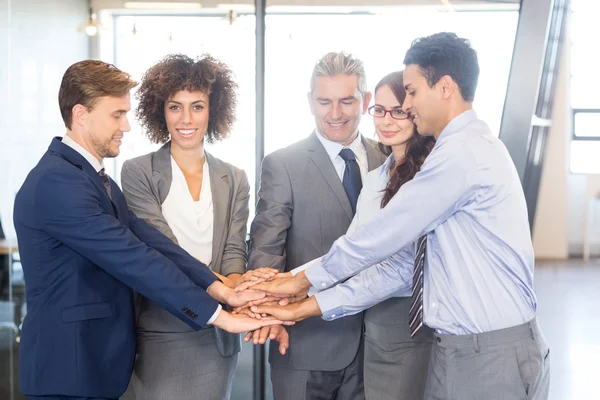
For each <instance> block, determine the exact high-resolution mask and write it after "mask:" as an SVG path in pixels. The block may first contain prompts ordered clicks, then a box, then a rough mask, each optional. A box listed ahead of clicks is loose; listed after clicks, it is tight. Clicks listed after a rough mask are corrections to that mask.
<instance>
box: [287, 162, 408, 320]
mask: <svg viewBox="0 0 600 400" xmlns="http://www.w3.org/2000/svg"><path fill="white" fill-rule="evenodd" d="M394 162H395V160H394V156H393V155H390V156H389V157H388V159H387V160H386V161H385V163H383V165H381V166H380V167H379V168H377V169H375V170H373V171H371V172H369V174H368V175H367V176H366V179H365V180H364V184H363V188H362V191H361V192H360V197H359V198H358V204H357V206H356V214H355V215H354V219H353V220H352V224H351V225H350V227H349V228H348V232H347V233H346V234H347V235H350V234H352V232H354V231H355V230H356V228H357V227H358V226H359V225H362V224H364V223H366V222H368V221H370V220H371V219H373V218H374V217H375V216H376V215H377V213H378V212H379V210H381V200H382V198H383V194H384V191H385V188H386V186H387V184H388V181H389V173H390V169H391V168H393V166H394ZM414 258H415V245H414V243H412V244H411V245H409V246H407V247H406V248H405V249H403V250H401V251H400V252H399V253H397V255H395V257H394V259H390V261H389V262H395V263H398V260H399V259H400V262H399V265H398V266H397V268H404V266H405V265H412V263H413V260H414ZM306 265H307V264H305V265H304V266H302V267H299V268H296V269H294V270H293V271H292V273H293V274H294V275H296V274H297V273H298V272H300V271H301V270H302V269H304V267H305V266H306ZM384 265H385V266H386V268H383V269H382V268H380V267H375V268H367V269H366V270H364V271H361V272H360V273H358V274H357V275H355V276H354V277H352V278H350V279H349V280H347V281H346V282H344V283H340V284H337V285H335V286H333V287H331V288H329V289H326V290H323V291H319V288H318V287H312V288H311V290H310V292H309V294H310V295H314V296H315V299H316V300H317V302H318V303H319V308H320V309H321V312H322V313H323V319H326V320H334V319H337V318H340V317H344V316H347V315H353V314H357V313H359V312H361V311H364V310H366V309H367V308H371V307H372V306H374V305H375V304H377V303H380V302H382V301H384V300H387V299H388V298H390V297H410V295H411V288H412V282H411V279H409V280H408V281H406V280H404V279H405V277H404V276H402V275H401V274H393V273H390V272H391V271H392V270H393V267H392V268H389V266H388V265H387V263H384Z"/></svg>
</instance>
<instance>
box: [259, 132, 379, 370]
mask: <svg viewBox="0 0 600 400" xmlns="http://www.w3.org/2000/svg"><path fill="white" fill-rule="evenodd" d="M363 144H364V145H365V148H366V150H367V161H368V166H369V170H373V169H375V168H377V167H379V166H380V165H381V164H382V163H383V162H384V161H385V156H384V155H383V154H382V153H381V152H380V151H379V148H378V147H377V143H376V142H374V141H372V140H369V139H365V138H363ZM258 196H259V200H258V205H257V215H256V217H255V218H254V221H253V222H252V226H251V229H250V240H251V250H250V256H249V262H248V267H249V269H256V268H259V267H262V266H271V267H273V268H277V269H279V270H280V271H289V270H291V269H293V268H295V267H298V266H300V265H302V264H304V263H306V262H308V261H311V260H313V259H315V258H317V257H320V256H322V255H324V254H326V253H327V252H328V251H329V249H330V248H331V246H332V245H333V242H334V241H335V240H336V239H338V238H339V237H340V236H342V235H344V234H345V233H346V231H347V230H348V227H349V226H350V222H351V221H352V218H353V213H352V209H351V207H350V201H349V200H348V196H347V195H346V192H345V191H344V187H343V185H342V182H341V181H340V178H339V177H338V175H337V172H336V171H335V167H334V166H333V163H332V162H331V159H330V158H329V155H328V154H327V152H326V151H325V148H324V147H323V145H322V144H321V142H320V141H319V139H318V138H317V136H316V133H314V132H313V134H311V135H310V136H309V137H308V138H306V139H304V140H301V141H299V142H297V143H295V144H292V145H290V146H288V147H286V148H284V149H280V150H278V151H275V152H273V153H271V154H269V155H268V156H266V157H265V158H264V160H263V163H262V174H261V182H260V191H259V194H258ZM288 331H289V334H290V348H289V349H288V352H287V354H286V355H285V356H281V355H280V354H279V352H278V351H277V346H271V348H270V355H269V361H270V362H271V365H272V366H273V367H277V366H280V367H283V368H288V369H298V370H306V371H336V370H340V369H343V368H346V367H347V366H348V365H349V364H350V363H351V362H352V360H353V359H354V357H355V356H356V354H357V351H358V349H359V346H360V343H361V338H362V332H363V314H362V313H360V314H357V315H354V316H350V317H345V318H340V319H338V320H335V321H331V322H326V321H324V320H322V319H321V318H308V319H306V320H304V321H301V322H299V323H297V324H296V325H294V326H290V327H288Z"/></svg>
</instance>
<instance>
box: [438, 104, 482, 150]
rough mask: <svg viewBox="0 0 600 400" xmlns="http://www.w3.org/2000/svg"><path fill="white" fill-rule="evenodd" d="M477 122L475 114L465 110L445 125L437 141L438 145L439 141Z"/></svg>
mask: <svg viewBox="0 0 600 400" xmlns="http://www.w3.org/2000/svg"><path fill="white" fill-rule="evenodd" d="M476 120H477V113H475V111H474V110H467V111H465V112H463V113H461V114H459V115H457V116H456V117H454V118H453V119H452V121H450V122H449V123H448V125H446V127H445V128H444V129H443V130H442V133H440V136H439V137H438V139H437V142H438V143H439V141H440V139H446V138H447V137H450V136H452V135H453V134H455V133H457V132H460V131H461V129H462V128H464V127H465V126H466V125H468V124H470V123H471V122H473V121H476Z"/></svg>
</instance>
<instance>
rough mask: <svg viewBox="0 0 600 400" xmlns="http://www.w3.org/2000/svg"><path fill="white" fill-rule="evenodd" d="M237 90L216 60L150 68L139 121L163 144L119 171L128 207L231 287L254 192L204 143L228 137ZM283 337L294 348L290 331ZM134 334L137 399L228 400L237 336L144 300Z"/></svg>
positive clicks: (242, 256) (239, 271)
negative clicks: (199, 325)
mask: <svg viewBox="0 0 600 400" xmlns="http://www.w3.org/2000/svg"><path fill="white" fill-rule="evenodd" d="M182 88H183V89H182ZM236 88H237V85H236V83H235V82H234V80H233V77H232V72H231V70H230V69H229V68H228V67H227V66H226V65H225V64H223V63H221V62H219V61H217V60H215V59H213V58H212V57H210V56H203V57H202V58H200V59H196V60H194V59H192V58H190V57H187V56H185V55H181V54H174V55H169V56H167V57H165V58H164V59H162V60H161V61H159V62H158V63H156V64H155V65H153V66H152V67H151V68H150V69H148V71H147V72H146V73H145V75H144V77H143V79H142V82H141V87H140V89H139V91H138V97H139V105H138V107H137V117H138V118H139V120H140V122H141V125H142V129H143V130H144V133H145V134H146V136H148V138H149V139H150V141H152V142H154V143H160V144H163V146H162V147H161V148H160V149H159V150H157V151H155V152H152V153H149V154H146V155H144V156H141V157H137V158H134V159H132V160H128V161H126V162H125V163H124V164H123V169H122V172H121V183H122V185H123V193H124V194H125V198H126V199H127V204H128V206H129V208H130V209H131V210H132V211H133V212H134V213H135V214H136V215H137V216H138V217H139V218H142V219H144V220H146V221H147V222H148V223H149V224H151V225H153V226H154V227H155V228H157V229H158V230H160V231H161V232H162V233H163V234H164V235H166V236H167V237H168V238H169V239H171V240H172V241H173V242H174V243H177V244H179V245H180V246H181V247H182V248H183V249H184V250H186V251H187V252H189V253H190V254H191V255H192V256H194V257H195V258H196V259H198V260H200V261H201V262H202V263H204V264H206V265H208V266H209V268H210V269H211V270H212V271H213V272H215V273H217V274H218V275H220V276H225V277H227V279H225V280H226V281H227V280H232V281H233V282H232V283H231V284H232V285H235V284H237V282H238V281H239V279H240V278H241V276H242V275H243V274H244V273H246V224H247V222H248V200H249V198H250V185H249V184H248V178H247V176H246V173H245V172H244V171H243V170H241V169H239V168H236V167H234V166H233V165H231V164H228V163H226V162H224V161H222V160H220V159H218V158H216V157H213V156H212V155H210V154H209V153H208V152H206V151H205V148H204V143H205V141H206V142H209V143H211V142H214V141H217V140H221V139H224V138H226V137H227V135H228V134H229V132H230V130H231V126H232V124H233V122H234V120H235V105H236V104H235V103H236V92H235V90H236ZM280 334H281V335H282V336H285V337H284V339H285V340H286V341H287V333H286V331H285V329H283V330H281V331H280ZM137 336H138V358H137V360H136V362H135V368H134V373H133V376H132V383H133V389H134V393H135V397H136V398H137V399H143V400H153V399H156V400H159V399H166V398H168V399H172V400H186V399H190V400H192V399H197V398H198V396H199V393H200V392H201V393H202V396H201V397H202V399H206V400H211V399H215V400H221V399H229V397H230V394H231V387H232V383H233V378H234V375H235V370H236V367H237V360H238V353H239V351H240V349H241V345H240V337H239V335H238V334H230V333H227V332H225V331H223V330H221V329H219V328H216V327H211V326H207V327H206V328H205V329H202V330H199V331H195V330H194V329H192V328H191V327H190V326H188V325H186V324H185V323H183V322H182V321H180V320H178V319H177V318H175V317H174V316H173V315H172V314H170V313H169V312H168V311H166V310H165V309H164V308H163V307H162V306H161V305H159V304H157V303H155V302H153V301H152V300H150V299H148V298H142V300H141V303H140V313H139V317H138V321H137ZM282 345H283V346H284V347H285V346H286V344H285V343H284V344H282Z"/></svg>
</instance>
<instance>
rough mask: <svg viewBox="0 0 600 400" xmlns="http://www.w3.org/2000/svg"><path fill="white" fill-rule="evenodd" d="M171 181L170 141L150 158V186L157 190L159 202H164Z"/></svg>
mask: <svg viewBox="0 0 600 400" xmlns="http://www.w3.org/2000/svg"><path fill="white" fill-rule="evenodd" d="M172 182H173V170H172V169H171V142H170V141H169V142H167V143H165V145H164V146H162V147H161V148H160V149H158V150H157V151H156V153H154V156H153V158H152V186H153V187H155V188H156V190H157V191H158V193H157V194H158V199H159V200H160V204H162V203H164V201H165V200H166V198H167V195H168V194H169V190H170V189H171V183H172Z"/></svg>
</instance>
